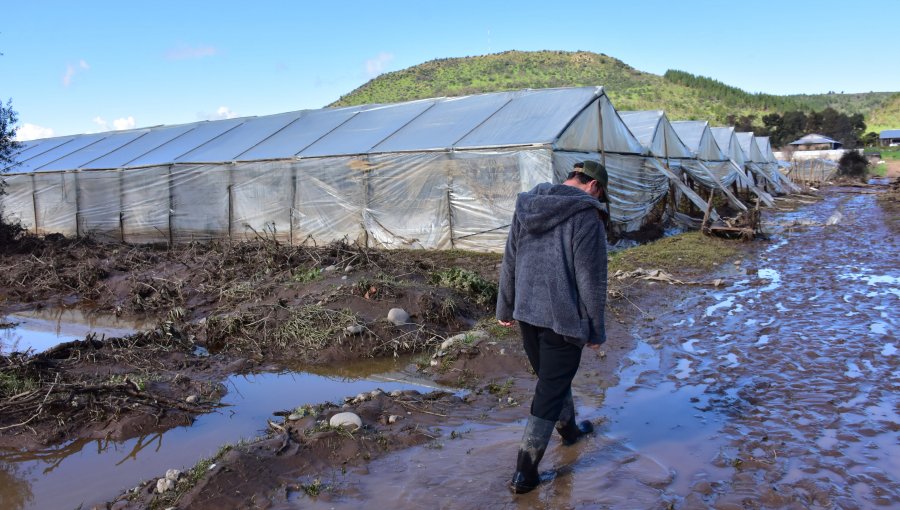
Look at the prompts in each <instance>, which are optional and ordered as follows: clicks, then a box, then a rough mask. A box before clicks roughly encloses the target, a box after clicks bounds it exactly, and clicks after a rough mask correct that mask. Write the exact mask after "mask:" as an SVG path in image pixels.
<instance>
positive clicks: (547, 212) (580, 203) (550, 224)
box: [516, 183, 603, 234]
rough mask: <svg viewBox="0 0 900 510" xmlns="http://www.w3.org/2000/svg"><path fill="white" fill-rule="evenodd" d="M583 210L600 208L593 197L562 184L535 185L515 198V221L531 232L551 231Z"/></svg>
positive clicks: (600, 209) (599, 209)
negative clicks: (516, 218)
mask: <svg viewBox="0 0 900 510" xmlns="http://www.w3.org/2000/svg"><path fill="white" fill-rule="evenodd" d="M585 209H597V210H598V211H602V210H603V209H602V206H601V205H600V202H599V201H597V199H596V198H594V197H592V196H590V195H588V194H587V193H585V192H584V191H581V190H580V189H578V188H576V187H574V186H569V185H566V184H550V183H543V184H538V185H537V186H535V187H534V188H533V189H532V190H531V191H527V192H525V193H519V197H518V199H517V200H516V216H517V217H518V219H519V223H521V224H522V226H523V227H524V228H525V230H527V231H528V232H531V233H533V234H540V233H542V232H546V231H548V230H551V229H553V228H555V227H556V226H557V225H559V224H560V223H562V222H564V221H566V220H568V219H569V218H571V217H572V216H573V215H575V214H577V213H579V212H581V211H583V210H585Z"/></svg>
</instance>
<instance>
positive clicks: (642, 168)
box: [553, 152, 669, 232]
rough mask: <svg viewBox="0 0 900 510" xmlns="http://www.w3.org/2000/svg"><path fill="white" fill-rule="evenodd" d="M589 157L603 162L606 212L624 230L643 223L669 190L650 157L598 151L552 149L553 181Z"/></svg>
mask: <svg viewBox="0 0 900 510" xmlns="http://www.w3.org/2000/svg"><path fill="white" fill-rule="evenodd" d="M586 159H593V160H595V161H604V163H605V164H606V171H607V173H608V174H609V186H608V190H609V214H610V219H611V221H612V222H613V223H615V224H617V225H618V228H620V229H622V230H623V231H625V232H632V231H635V230H638V229H639V228H640V227H642V226H644V222H643V220H644V219H645V217H646V216H647V214H649V213H650V211H651V210H652V209H653V207H654V206H655V205H656V203H657V202H658V201H659V200H660V199H661V198H663V197H665V196H666V193H667V192H668V191H669V179H668V178H667V177H666V176H665V175H664V174H663V173H662V172H661V171H660V167H661V165H660V164H659V163H658V162H657V161H656V160H655V158H652V157H645V156H636V155H624V154H606V155H605V157H602V156H601V155H600V154H599V153H593V154H577V153H574V154H573V153H566V152H555V153H554V154H553V160H554V164H553V166H554V167H555V168H556V169H557V174H556V176H557V178H556V180H557V181H560V180H562V179H563V178H564V177H565V175H567V174H568V173H569V172H570V171H571V170H572V167H573V165H574V164H575V163H577V162H579V161H584V160H586Z"/></svg>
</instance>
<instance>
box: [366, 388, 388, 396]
mask: <svg viewBox="0 0 900 510" xmlns="http://www.w3.org/2000/svg"><path fill="white" fill-rule="evenodd" d="M381 395H384V392H383V391H381V390H380V389H376V390H372V392H371V393H369V396H370V397H372V398H378V397H379V396H381Z"/></svg>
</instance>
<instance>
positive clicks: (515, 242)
mask: <svg viewBox="0 0 900 510" xmlns="http://www.w3.org/2000/svg"><path fill="white" fill-rule="evenodd" d="M601 207H602V206H601V205H600V202H598V201H597V200H596V199H594V198H593V197H592V196H590V195H588V194H587V193H585V192H584V191H582V190H580V189H578V188H575V187H573V186H568V185H565V184H549V183H544V184H538V185H537V186H535V187H534V189H532V190H531V191H528V192H526V193H519V196H518V199H517V200H516V211H515V213H514V215H513V221H512V225H510V228H509V236H508V237H507V240H506V251H505V252H504V253H503V264H502V266H501V269H500V288H499V295H498V297H497V319H499V320H502V321H510V320H513V319H515V320H518V321H522V322H527V323H528V324H531V325H534V326H541V327H545V328H550V329H552V330H553V331H555V332H556V333H558V334H560V335H563V336H565V337H569V338H568V340H569V341H570V342H572V343H576V344H577V345H580V346H584V345H585V344H586V343H592V344H600V343H603V342H604V341H606V327H605V323H604V309H605V308H606V232H605V231H604V228H603V221H602V220H601V219H600V214H598V213H599V211H601V210H602V209H601Z"/></svg>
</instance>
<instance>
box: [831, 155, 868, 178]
mask: <svg viewBox="0 0 900 510" xmlns="http://www.w3.org/2000/svg"><path fill="white" fill-rule="evenodd" d="M868 168H869V160H868V159H866V157H865V156H863V155H862V154H860V153H859V152H857V151H847V152H845V153H844V155H843V156H841V159H840V160H839V161H838V175H840V176H843V177H858V178H862V177H864V176H865V175H866V170H868Z"/></svg>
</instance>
